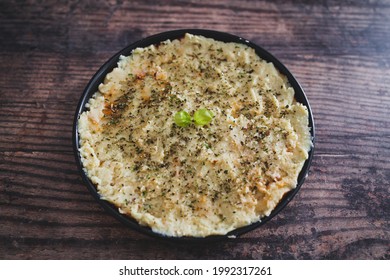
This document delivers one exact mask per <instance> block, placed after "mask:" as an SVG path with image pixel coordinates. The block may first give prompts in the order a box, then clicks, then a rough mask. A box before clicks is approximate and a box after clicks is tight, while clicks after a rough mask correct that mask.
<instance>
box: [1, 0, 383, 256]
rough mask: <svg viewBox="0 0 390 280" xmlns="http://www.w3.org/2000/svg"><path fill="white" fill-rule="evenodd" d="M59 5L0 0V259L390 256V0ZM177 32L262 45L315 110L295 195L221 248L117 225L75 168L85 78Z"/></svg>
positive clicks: (83, 2) (46, 2) (166, 1)
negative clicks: (140, 45)
mask: <svg viewBox="0 0 390 280" xmlns="http://www.w3.org/2000/svg"><path fill="white" fill-rule="evenodd" d="M34 2H37V3H34ZM38 2H39V3H38ZM58 2H59V1H26V3H21V2H20V1H1V3H0V35H1V42H0V58H1V63H0V73H1V75H0V224H1V225H0V258H1V259H389V258H390V249H389V248H390V232H389V229H390V227H389V211H390V199H389V187H390V183H389V182H390V91H389V86H390V2H389V1H364V0H362V1H354V3H352V1H348V3H344V1H320V2H321V3H317V2H318V1H294V2H292V1H291V2H290V1H223V2H222V1H169V0H165V1H156V3H154V2H153V1H61V2H62V3H58ZM350 2H351V3H350ZM180 28H205V29H215V30H220V31H226V32H229V33H233V34H236V35H239V36H242V37H244V38H247V39H249V40H251V41H253V42H255V43H257V44H259V45H261V46H263V47H264V48H265V49H267V50H269V51H270V52H271V53H273V54H274V55H275V56H276V57H278V58H279V59H280V60H281V61H282V62H283V63H285V65H286V66H287V67H288V68H289V69H290V70H291V71H292V72H293V74H294V75H295V76H296V78H297V79H298V80H299V81H300V82H301V84H302V86H303V88H304V89H305V91H306V93H307V96H308V98H309V100H310V102H311V105H312V109H313V112H314V116H315V122H316V127H317V142H316V153H315V157H314V161H313V165H312V167H311V172H310V176H309V177H308V179H307V180H306V182H305V184H304V185H303V187H302V188H301V190H300V192H299V193H298V195H297V196H296V197H295V198H294V200H293V201H292V202H291V203H290V204H289V205H288V206H287V207H286V208H285V209H284V210H283V211H282V212H281V213H280V214H279V215H278V216H277V217H275V218H274V219H273V220H271V221H270V222H269V223H267V224H266V225H264V226H263V227H260V228H258V229H256V230H254V231H252V232H250V233H248V234H245V235H243V236H242V237H240V238H237V239H235V240H229V241H227V242H218V243H215V244H214V243H213V244H207V245H199V244H196V245H191V244H167V243H164V242H162V241H161V240H157V239H154V238H151V237H148V236H144V235H142V234H140V233H138V232H136V231H134V230H132V229H129V228H126V227H125V226H123V225H122V224H120V223H119V222H117V221H116V220H115V219H114V218H113V217H111V216H110V215H108V214H107V213H106V212H105V211H104V210H103V209H102V208H101V207H100V206H99V205H98V204H97V202H96V201H95V200H94V198H93V197H92V196H91V195H90V193H89V192H88V190H87V188H86V187H85V185H84V184H83V182H82V179H81V177H80V175H79V173H78V171H77V168H76V165H75V159H74V155H73V150H72V142H71V139H72V122H73V115H74V112H75V109H76V105H77V102H78V100H79V98H80V96H81V94H82V91H83V89H84V87H85V86H86V84H87V82H88V81H89V79H90V78H91V77H92V75H93V74H94V73H95V72H96V70H97V69H98V68H99V66H100V65H102V64H103V63H104V62H105V61H106V60H107V59H108V58H109V57H111V56H112V55H113V54H114V53H116V52H117V51H119V50H120V49H122V48H124V47H125V46H126V45H128V44H130V43H132V42H134V41H136V40H139V39H141V38H143V37H146V36H149V35H152V34H155V33H159V32H162V31H166V30H172V29H180Z"/></svg>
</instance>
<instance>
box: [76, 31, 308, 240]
mask: <svg viewBox="0 0 390 280" xmlns="http://www.w3.org/2000/svg"><path fill="white" fill-rule="evenodd" d="M199 109H207V110H209V111H211V112H212V114H213V118H212V120H211V122H210V123H209V124H207V125H204V126H199V125H196V124H195V123H193V122H192V123H191V124H190V125H188V126H187V127H180V126H178V125H177V124H176V123H175V120H174V116H175V113H177V112H179V111H185V112H188V113H189V115H190V116H193V114H194V112H196V111H197V110H199ZM78 124H79V126H78V132H79V135H80V147H81V148H80V153H81V159H82V162H83V165H84V169H85V172H86V173H87V175H88V177H89V178H90V180H91V181H92V182H93V183H94V184H95V185H96V187H97V190H98V192H99V194H100V195H101V198H102V199H105V200H108V201H110V202H111V203H113V204H115V205H116V206H117V207H118V208H119V211H120V212H121V213H124V214H127V215H129V216H131V217H133V218H134V219H136V220H137V221H138V222H139V223H140V224H142V225H147V226H149V227H150V228H152V230H153V231H155V232H158V233H161V234H164V235H168V236H196V237H203V236H208V235H214V234H226V233H228V232H229V231H231V230H233V229H236V228H239V227H242V226H245V225H248V224H251V223H253V222H256V221H259V220H260V219H261V217H264V216H267V215H269V214H270V213H271V211H272V210H273V209H274V208H275V206H276V205H277V203H278V202H279V201H280V199H281V198H282V196H283V195H284V194H285V193H286V192H288V191H290V190H291V189H293V188H295V187H296V185H297V178H298V174H299V172H300V171H301V169H302V166H303V164H304V162H305V160H306V159H307V158H308V151H309V150H310V148H311V137H310V128H309V126H308V111H307V108H306V107H305V106H304V105H302V104H300V103H297V102H296V101H295V100H294V90H293V88H292V87H291V86H290V85H289V83H288V80H287V79H286V77H285V76H283V75H282V74H280V73H279V72H278V70H277V69H276V68H275V67H274V65H273V64H272V63H267V62H266V61H264V60H263V59H261V58H260V57H259V56H258V55H257V54H256V53H255V51H254V50H253V49H251V48H250V47H248V46H246V45H243V44H237V43H224V42H219V41H215V40H213V39H208V38H205V37H202V36H194V35H191V34H186V35H185V37H184V38H182V39H180V40H173V41H170V40H168V41H164V42H162V43H160V44H159V45H151V46H149V47H146V48H137V49H135V50H133V52H132V54H131V55H130V56H127V57H125V56H121V57H120V60H119V62H118V67H117V68H115V69H114V70H113V71H112V72H111V73H109V74H107V76H106V78H105V80H104V83H102V84H101V85H100V86H99V91H98V92H96V93H95V95H94V96H93V97H92V98H91V99H90V100H89V102H88V104H87V110H86V111H85V112H84V113H83V114H82V115H81V116H80V119H79V123H78Z"/></svg>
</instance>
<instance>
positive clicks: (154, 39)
mask: <svg viewBox="0 0 390 280" xmlns="http://www.w3.org/2000/svg"><path fill="white" fill-rule="evenodd" d="M185 33H191V34H194V35H202V36H204V37H207V38H213V39H215V40H218V41H222V42H236V43H241V44H245V45H248V46H249V47H251V48H253V49H254V50H255V51H256V53H257V54H258V55H259V56H260V57H261V58H263V59H265V60H266V61H268V62H272V63H273V64H274V65H275V67H276V68H277V69H278V70H279V71H280V72H281V73H282V74H284V75H285V76H286V77H287V78H288V80H289V83H290V85H291V86H292V87H293V88H294V90H295V99H296V100H297V101H298V102H300V103H302V104H304V105H305V106H306V107H307V108H308V112H309V126H310V127H311V136H312V141H313V147H312V149H311V150H310V152H309V158H308V159H307V160H306V162H305V164H304V166H303V168H302V170H301V172H300V174H299V176H298V184H297V186H296V188H295V189H293V190H291V191H290V192H288V193H286V195H285V196H284V197H283V198H282V200H281V201H280V202H279V204H278V205H277V206H276V208H275V209H274V210H273V211H272V212H271V214H270V215H269V216H268V217H264V218H262V219H261V221H259V222H256V223H253V224H251V225H248V226H245V227H241V228H238V229H235V230H233V231H231V232H229V233H228V234H226V235H218V236H208V237H203V238H198V237H169V236H164V235H161V234H159V233H155V232H153V231H152V230H151V229H150V228H149V227H145V226H141V225H139V224H138V222H137V221H136V220H134V219H132V218H131V217H129V216H126V215H123V214H121V213H119V211H118V209H117V207H115V206H114V205H113V204H111V203H109V202H108V201H105V200H102V199H100V196H99V194H98V192H97V190H96V187H95V186H94V185H93V183H92V182H91V181H90V180H89V178H88V177H87V175H86V173H85V172H84V170H83V166H82V162H81V159H80V153H79V135H78V132H77V131H78V119H79V116H80V114H81V113H83V112H84V111H85V110H86V108H85V105H86V104H87V103H88V100H89V99H90V98H91V97H92V95H93V94H94V93H95V92H97V90H98V86H99V84H100V83H102V82H103V80H104V78H105V76H106V75H107V73H109V72H111V71H112V70H113V69H114V68H115V67H117V63H118V61H119V56H120V55H125V56H128V55H130V54H131V52H132V50H134V49H135V48H138V47H140V48H143V47H147V46H150V45H152V44H158V43H160V42H162V41H165V40H168V39H171V40H174V39H178V38H181V37H183V36H184V34H185ZM314 140H315V129H314V119H313V115H312V111H311V108H310V105H309V102H308V100H307V98H306V95H305V93H304V91H303V89H302V87H301V86H300V84H299V83H298V81H297V80H296V79H295V78H294V76H293V75H292V74H291V73H290V71H289V70H288V69H287V68H286V67H285V66H284V65H283V64H282V63H281V62H280V61H279V60H278V59H276V58H275V57H274V56H273V55H271V54H270V53H269V52H268V51H266V50H264V49H263V48H261V47H259V46H258V45H256V44H254V43H252V42H250V41H248V40H245V39H243V38H241V37H238V36H235V35H231V34H228V33H224V32H219V31H213V30H202V29H182V30H173V31H168V32H164V33H160V34H156V35H153V36H150V37H147V38H145V39H142V40H140V41H138V42H135V43H133V44H131V45H129V46H127V47H126V48H124V49H123V50H121V51H120V52H118V53H117V54H115V55H114V56H113V57H111V58H110V59H109V60H108V61H107V62H106V63H104V64H103V66H102V67H101V68H100V69H99V70H98V71H97V72H96V74H95V75H94V76H93V77H92V79H91V80H90V81H89V83H88V85H87V86H86V88H85V89H84V92H83V94H82V96H81V98H80V101H79V103H78V105H77V109H76V114H75V117H74V122H73V139H72V141H73V149H74V153H75V156H76V163H77V167H78V169H79V171H80V174H81V176H82V178H83V180H84V182H85V184H86V185H87V187H88V189H89V191H90V192H91V194H92V195H93V196H94V197H95V198H96V200H97V201H98V202H99V203H100V205H101V206H102V207H103V208H104V209H105V210H106V211H107V212H109V213H110V214H111V215H113V216H114V217H115V218H117V219H118V220H120V221H121V222H122V223H124V224H125V225H127V226H129V227H130V228H133V229H135V230H137V231H139V232H142V233H144V234H147V235H150V236H153V237H159V238H164V239H165V240H172V241H216V240H224V239H225V240H226V239H228V238H229V237H232V236H239V235H242V234H244V233H246V232H248V231H251V230H253V229H255V228H257V227H259V226H261V225H264V224H265V223H266V222H268V221H269V220H270V219H272V218H273V217H274V216H275V215H276V214H278V213H279V212H280V211H281V210H282V209H283V208H284V207H285V206H286V205H287V204H288V203H289V202H290V201H291V199H292V198H293V197H294V196H295V195H296V193H297V192H298V191H299V189H300V187H301V185H302V184H303V182H304V180H305V178H306V176H307V174H308V172H309V167H310V164H311V161H312V158H313V152H314Z"/></svg>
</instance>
